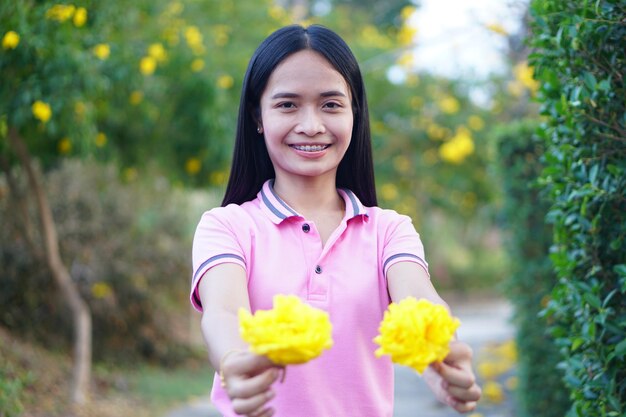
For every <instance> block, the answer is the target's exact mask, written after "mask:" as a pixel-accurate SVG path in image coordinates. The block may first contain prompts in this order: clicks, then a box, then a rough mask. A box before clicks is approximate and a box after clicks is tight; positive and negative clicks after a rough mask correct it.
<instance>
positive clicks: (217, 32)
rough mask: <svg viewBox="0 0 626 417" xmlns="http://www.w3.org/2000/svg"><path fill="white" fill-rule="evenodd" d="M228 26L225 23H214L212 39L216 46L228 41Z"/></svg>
mask: <svg viewBox="0 0 626 417" xmlns="http://www.w3.org/2000/svg"><path fill="white" fill-rule="evenodd" d="M230 30H231V29H230V27H229V26H226V25H216V26H215V27H214V28H213V41H214V42H215V44H216V45H217V46H224V45H226V44H227V43H228V40H229V35H228V33H229V32H230Z"/></svg>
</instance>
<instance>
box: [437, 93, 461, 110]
mask: <svg viewBox="0 0 626 417" xmlns="http://www.w3.org/2000/svg"><path fill="white" fill-rule="evenodd" d="M437 105H438V106H439V109H441V111H442V112H444V113H445V114H455V113H458V111H459V109H460V108H461V105H460V104H459V100H457V99H456V98H454V97H452V96H446V97H444V98H442V99H441V100H439V102H437Z"/></svg>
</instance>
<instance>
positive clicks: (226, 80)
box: [217, 74, 235, 90]
mask: <svg viewBox="0 0 626 417" xmlns="http://www.w3.org/2000/svg"><path fill="white" fill-rule="evenodd" d="M234 83H235V80H233V77H231V76H230V75H228V74H225V75H220V77H219V78H218V79H217V86H218V87H219V88H221V89H222V90H228V89H229V88H231V87H232V86H233V84H234Z"/></svg>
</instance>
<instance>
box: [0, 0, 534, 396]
mask: <svg viewBox="0 0 626 417" xmlns="http://www.w3.org/2000/svg"><path fill="white" fill-rule="evenodd" d="M418 7H419V4H415V3H413V2H407V1H403V0H393V1H386V2H376V1H351V0H324V1H316V2H308V1H302V0H300V1H297V0H292V1H289V0H283V1H273V0H261V1H258V0H255V1H252V0H240V1H237V2H221V1H214V0H204V1H201V0H179V1H176V0H137V1H134V2H132V3H128V2H124V1H120V0H109V1H106V2H103V1H95V0H92V1H90V0H84V1H78V0H77V1H74V2H72V3H69V2H66V3H61V2H56V1H34V0H23V1H16V2H2V3H1V4H0V36H2V47H1V48H0V72H1V74H2V83H0V157H1V158H0V162H2V171H3V175H2V176H0V222H1V224H2V228H1V229H0V274H1V276H0V280H1V284H2V291H1V292H0V306H1V309H0V325H1V326H3V327H4V328H6V329H8V330H9V331H10V332H12V333H13V334H16V335H19V336H20V337H22V338H25V339H26V340H28V341H30V342H34V343H35V344H37V345H43V346H45V347H46V348H47V349H51V350H57V351H66V350H67V349H69V348H70V346H71V344H70V343H71V342H70V340H71V333H72V324H71V320H70V318H69V317H68V312H67V308H66V306H64V304H63V301H62V298H61V295H60V294H59V290H58V289H57V288H56V286H55V285H54V283H53V281H52V280H51V278H50V273H49V271H48V269H47V268H46V266H45V263H44V262H43V261H42V259H43V258H44V257H45V255H44V253H43V252H44V251H43V249H42V244H41V243H40V242H41V239H42V232H41V230H40V225H39V223H38V218H37V210H36V209H35V205H34V203H33V201H32V192H31V190H30V189H29V185H28V181H27V178H26V176H25V172H24V168H23V167H22V166H20V164H19V163H18V162H19V161H18V158H17V156H16V154H15V152H14V151H13V150H12V149H11V146H10V144H9V139H8V138H9V137H10V136H11V135H14V136H15V137H19V138H20V140H22V141H23V142H24V143H25V144H26V145H27V147H28V149H29V150H30V153H31V154H32V155H33V157H34V161H35V162H36V163H35V165H36V168H37V172H39V173H40V174H41V175H42V177H43V181H44V188H45V190H46V195H47V197H48V199H49V201H50V206H51V209H52V212H53V216H54V220H55V222H56V226H57V229H58V235H59V241H60V244H61V254H62V258H63V261H64V263H65V264H66V265H67V267H68V269H69V271H70V273H71V277H72V280H73V282H74V283H75V284H76V286H77V288H78V290H79V292H80V294H81V296H82V298H83V299H84V300H85V301H86V302H87V304H88V306H89V309H90V311H91V314H92V316H93V326H94V327H93V335H94V345H93V346H94V349H93V353H94V360H95V361H96V363H108V364H117V365H119V364H126V366H127V365H129V364H133V363H135V364H136V363H137V362H138V361H139V362H143V361H150V362H151V363H158V364H160V365H171V364H176V363H180V362H181V361H184V360H185V358H188V357H190V356H192V357H193V356H194V355H195V357H197V356H198V355H199V354H198V353H197V352H194V350H193V349H194V346H197V344H198V341H197V340H195V339H194V331H196V330H197V329H196V327H197V323H196V321H197V320H196V319H197V316H193V315H192V316H191V317H192V318H191V319H190V318H189V315H190V314H189V306H188V301H187V291H188V283H189V278H190V249H191V239H192V235H193V231H194V228H195V225H196V223H197V221H198V219H199V216H200V214H201V213H202V211H204V210H207V209H210V208H211V207H214V206H216V205H218V204H219V201H220V200H221V195H222V193H223V191H224V187H225V183H226V180H227V175H228V168H229V162H230V156H231V151H232V144H233V138H234V129H235V125H236V115H237V107H238V104H239V93H240V88H241V83H242V78H243V74H244V72H245V67H246V65H247V61H248V59H249V57H250V56H251V54H252V52H253V51H254V49H255V48H256V46H257V45H258V43H259V42H260V41H261V40H262V39H263V38H264V37H265V36H267V35H268V34H269V33H270V32H271V31H273V30H275V29H277V28H279V27H281V26H283V25H286V24H290V23H294V22H300V23H302V24H304V25H307V24H310V23H321V24H324V25H327V26H329V27H330V28H332V29H334V30H335V31H337V32H338V33H339V34H340V35H341V36H342V37H344V39H346V41H347V42H348V44H349V45H350V46H351V47H352V49H353V51H354V53H355V55H356V56H357V58H358V60H359V62H360V63H361V65H362V71H363V74H364V77H365V82H366V86H367V92H368V99H369V104H370V115H371V124H372V132H373V146H374V152H375V165H376V174H377V176H376V180H377V188H378V195H379V201H380V204H381V206H384V207H389V208H393V209H396V210H398V211H399V212H402V213H406V214H408V215H410V216H411V217H412V218H413V220H414V223H415V226H416V228H417V230H418V231H419V232H420V234H421V235H422V239H423V241H424V243H425V247H426V252H427V256H428V259H429V263H430V265H431V269H432V271H431V274H432V276H433V280H434V282H435V284H436V286H437V287H438V288H439V289H440V290H443V291H455V292H460V293H473V292H476V291H483V292H484V291H486V292H494V291H497V290H498V288H499V287H500V284H501V283H502V282H503V280H504V279H505V277H507V276H508V275H509V273H510V272H511V268H510V264H511V259H510V258H509V256H508V255H507V253H506V252H505V250H504V248H503V245H502V241H503V229H502V223H503V217H502V214H501V208H502V205H503V193H502V185H501V181H500V175H499V173H498V166H499V165H498V160H499V156H498V139H497V138H498V128H499V127H500V126H502V125H507V124H510V123H511V122H512V121H515V120H518V119H521V118H538V116H534V115H536V114H538V111H537V108H536V104H535V103H534V102H533V97H534V96H535V94H536V92H537V90H538V84H537V82H536V81H535V80H534V79H533V78H532V74H533V70H532V68H530V67H529V66H528V64H527V62H526V55H527V53H528V51H527V49H526V47H525V45H524V43H523V42H521V41H520V39H523V38H524V37H525V36H526V33H525V31H526V24H525V23H524V22H521V23H522V24H521V27H522V29H521V32H520V33H508V32H507V31H506V30H505V29H504V28H502V27H501V26H499V25H497V24H496V23H494V22H486V24H485V27H484V30H485V31H487V32H489V33H490V34H491V35H492V36H500V37H503V38H505V39H506V40H507V44H508V45H509V48H508V50H507V51H505V53H506V54H507V56H508V60H509V68H510V71H509V72H507V73H506V74H500V75H494V76H493V77H491V78H490V79H487V80H476V79H465V78H463V77H458V78H455V79H449V78H444V77H440V76H437V75H433V74H430V73H426V72H421V71H417V70H416V69H415V65H414V64H415V62H414V59H415V58H414V55H413V54H412V51H413V49H414V48H415V47H416V46H417V42H418V41H417V40H418V39H419V28H417V27H415V26H414V25H413V24H412V23H411V16H412V14H413V13H414V12H415V11H416V9H417V8H418ZM487 23H489V24H487ZM390 70H393V72H394V73H395V74H400V75H401V76H400V77H390ZM476 89H480V90H481V91H482V92H483V99H482V100H477V99H476V98H475V96H474V94H473V92H475V91H476ZM194 320H196V321H194ZM200 356H201V354H200ZM25 368H28V366H25ZM5 372H9V376H11V375H13V379H11V378H4V379H2V376H1V375H0V383H2V381H10V380H13V381H15V380H16V379H15V375H16V374H15V372H17V371H15V372H14V374H11V372H13V371H10V370H5ZM23 379H24V380H25V381H27V380H28V378H27V377H24V378H23ZM8 386H9V385H7V387H8ZM11 389H13V390H16V389H18V388H16V386H14V385H11ZM7 392H8V391H7ZM15 407H18V405H17V404H16V405H15Z"/></svg>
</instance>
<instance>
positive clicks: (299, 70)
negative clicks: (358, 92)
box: [264, 50, 350, 96]
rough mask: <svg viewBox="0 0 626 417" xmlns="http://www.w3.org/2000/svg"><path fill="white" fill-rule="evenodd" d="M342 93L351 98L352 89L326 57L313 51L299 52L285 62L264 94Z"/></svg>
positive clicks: (268, 83) (272, 75)
mask: <svg viewBox="0 0 626 417" xmlns="http://www.w3.org/2000/svg"><path fill="white" fill-rule="evenodd" d="M291 90H297V92H300V93H304V92H312V93H315V92H318V91H319V92H322V91H329V90H336V91H341V92H343V93H344V94H346V95H347V96H349V93H350V88H349V87H348V83H347V82H346V80H345V79H344V78H343V76H342V75H341V74H340V73H339V72H338V71H337V70H336V69H335V68H334V67H333V66H332V64H331V63H330V62H328V60H327V59H326V58H324V56H323V55H321V54H319V53H318V52H315V51H311V50H302V51H298V52H296V53H294V54H292V55H290V56H289V57H287V58H286V59H285V60H284V61H282V62H281V63H280V64H279V65H278V66H277V67H276V68H275V69H274V71H273V72H272V74H271V75H270V78H269V80H268V82H267V86H266V88H265V92H264V95H265V94H270V95H271V94H274V93H276V92H278V91H288V92H291Z"/></svg>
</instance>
